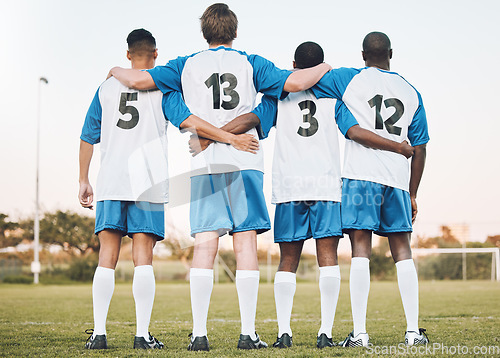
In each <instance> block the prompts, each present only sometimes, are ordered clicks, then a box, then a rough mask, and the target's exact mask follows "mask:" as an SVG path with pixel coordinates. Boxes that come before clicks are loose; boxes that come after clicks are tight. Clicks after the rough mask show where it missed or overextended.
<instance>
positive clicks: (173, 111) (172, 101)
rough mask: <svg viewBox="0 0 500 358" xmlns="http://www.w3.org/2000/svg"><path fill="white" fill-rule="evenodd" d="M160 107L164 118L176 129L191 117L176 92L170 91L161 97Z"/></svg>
mask: <svg viewBox="0 0 500 358" xmlns="http://www.w3.org/2000/svg"><path fill="white" fill-rule="evenodd" d="M162 107H163V114H164V115H165V117H166V118H167V119H168V121H169V122H170V123H172V124H173V125H174V126H176V127H177V128H180V127H181V124H182V122H184V121H185V120H186V119H187V118H188V117H189V116H190V115H191V111H190V110H189V108H188V107H187V106H186V103H185V102H184V99H183V98H182V94H181V93H180V92H177V91H170V92H168V93H167V94H165V95H163V100H162Z"/></svg>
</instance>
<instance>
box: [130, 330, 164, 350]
mask: <svg viewBox="0 0 500 358" xmlns="http://www.w3.org/2000/svg"><path fill="white" fill-rule="evenodd" d="M148 333H149V332H148ZM164 347H165V345H164V344H163V343H162V342H160V341H159V340H157V339H156V338H155V337H153V336H152V335H151V333H149V341H147V340H146V339H145V338H144V337H138V336H135V338H134V349H163V348H164Z"/></svg>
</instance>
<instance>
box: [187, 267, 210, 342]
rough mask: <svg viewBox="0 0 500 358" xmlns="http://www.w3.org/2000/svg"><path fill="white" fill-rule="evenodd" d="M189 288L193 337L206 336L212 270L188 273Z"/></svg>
mask: <svg viewBox="0 0 500 358" xmlns="http://www.w3.org/2000/svg"><path fill="white" fill-rule="evenodd" d="M189 287H190V290H191V311H192V313H193V337H202V336H206V335H207V316H208V307H209V306H210V296H211V295H212V289H213V287H214V270H212V269H201V268H192V269H191V270H190V271H189Z"/></svg>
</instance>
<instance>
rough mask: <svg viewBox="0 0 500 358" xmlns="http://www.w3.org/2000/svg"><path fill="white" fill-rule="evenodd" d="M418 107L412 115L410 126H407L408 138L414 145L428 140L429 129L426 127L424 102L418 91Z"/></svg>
mask: <svg viewBox="0 0 500 358" xmlns="http://www.w3.org/2000/svg"><path fill="white" fill-rule="evenodd" d="M417 94H418V108H417V110H416V111H415V114H414V115H413V120H412V121H411V124H410V127H408V139H409V140H410V144H411V145H412V146H413V147H415V146H417V145H422V144H425V143H427V142H428V141H429V131H428V128H427V116H426V115H425V108H424V104H423V103H422V97H421V96H420V93H418V91H417Z"/></svg>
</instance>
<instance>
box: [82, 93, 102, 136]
mask: <svg viewBox="0 0 500 358" xmlns="http://www.w3.org/2000/svg"><path fill="white" fill-rule="evenodd" d="M101 119H102V107H101V101H100V100H99V90H97V92H96V93H95V96H94V99H93V100H92V103H91V104H90V108H89V110H88V111H87V116H86V117H85V122H84V124H83V128H82V134H81V135H80V139H81V140H83V141H85V142H87V143H89V144H97V143H99V142H100V141H101Z"/></svg>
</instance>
